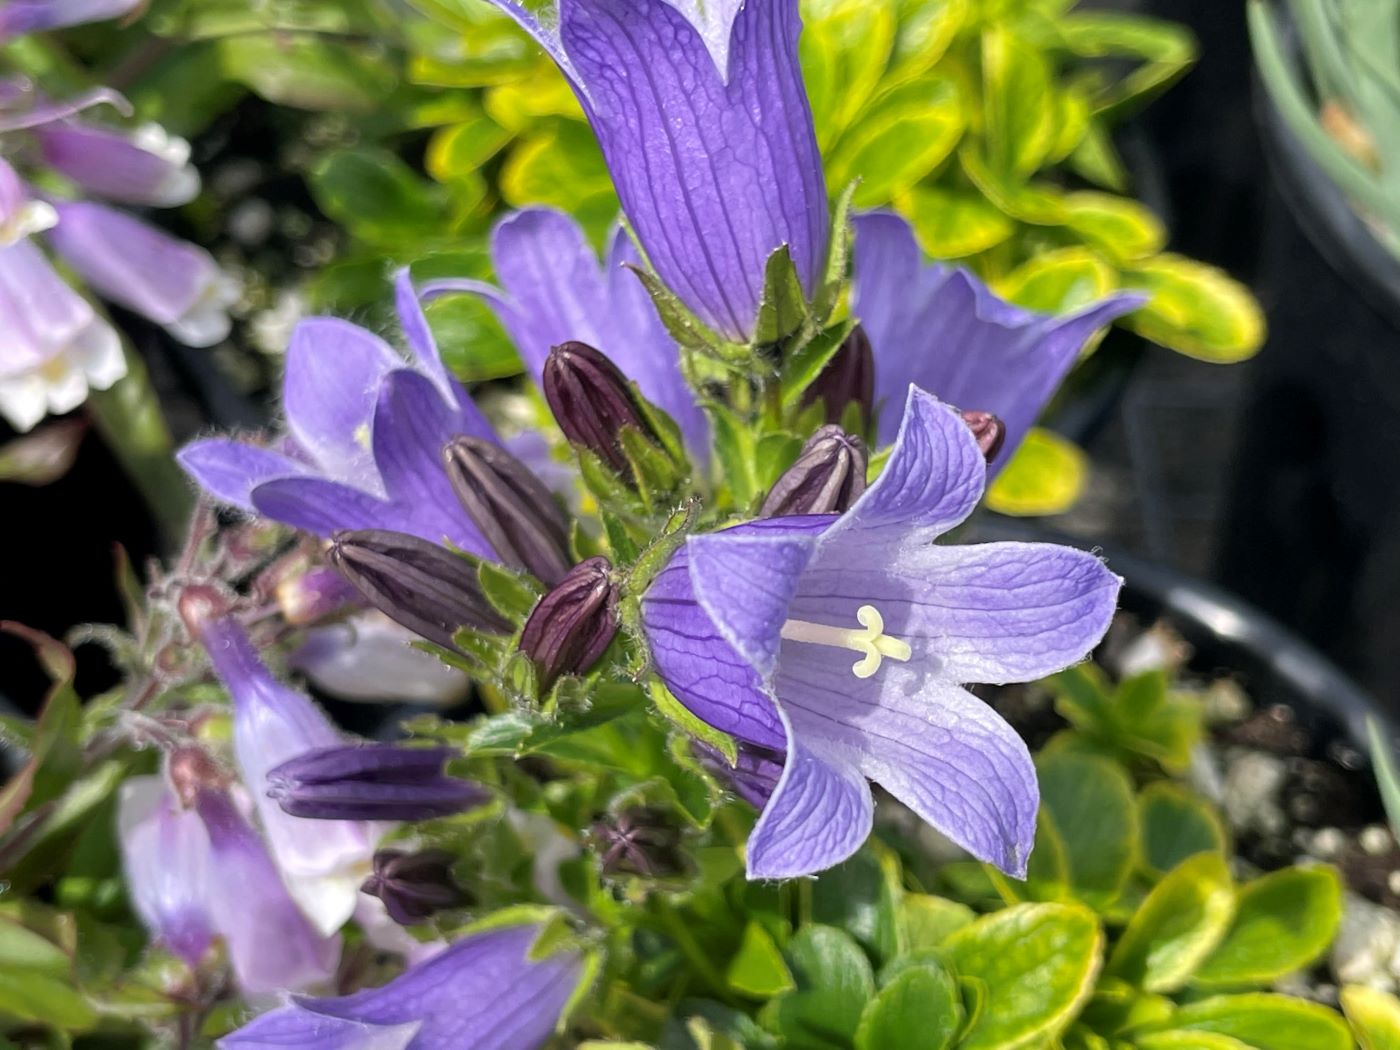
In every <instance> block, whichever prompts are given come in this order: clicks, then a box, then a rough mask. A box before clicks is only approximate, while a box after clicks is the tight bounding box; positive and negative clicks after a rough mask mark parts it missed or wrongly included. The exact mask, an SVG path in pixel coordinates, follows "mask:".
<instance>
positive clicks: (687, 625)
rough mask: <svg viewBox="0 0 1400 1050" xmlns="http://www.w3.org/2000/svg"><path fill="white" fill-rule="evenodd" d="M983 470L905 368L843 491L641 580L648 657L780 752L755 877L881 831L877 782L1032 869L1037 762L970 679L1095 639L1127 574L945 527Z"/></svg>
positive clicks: (970, 841)
mask: <svg viewBox="0 0 1400 1050" xmlns="http://www.w3.org/2000/svg"><path fill="white" fill-rule="evenodd" d="M986 474H987V465H986V461H985V460H984V458H983V454H982V451H981V449H980V448H978V446H977V442H976V440H975V438H974V437H973V434H972V432H971V431H970V430H969V429H968V426H967V424H966V423H965V422H963V420H962V418H961V417H960V416H959V414H958V413H957V412H956V411H954V410H953V409H951V408H950V407H948V406H946V405H943V404H941V403H940V402H939V401H937V400H936V399H935V398H934V397H932V396H931V395H929V394H927V393H925V392H923V391H921V390H918V389H917V388H911V389H910V391H909V395H908V400H907V402H906V407H905V411H904V413H903V417H902V423H901V426H900V431H899V435H898V437H897V439H896V442H895V446H894V449H893V452H892V454H891V456H890V459H889V462H888V463H887V465H886V466H885V469H884V472H883V473H882V474H881V476H880V477H879V479H878V480H877V481H876V482H875V483H874V484H873V485H871V486H870V488H869V489H867V490H866V492H865V494H864V495H863V496H862V497H861V498H860V499H859V500H858V501H857V502H856V503H855V505H854V506H852V507H851V509H850V510H849V511H847V512H846V513H844V514H842V515H840V516H839V517H838V516H833V515H806V516H797V517H781V518H767V519H762V520H759V521H755V522H750V523H748V524H747V525H740V526H736V527H734V528H730V529H726V530H723V531H720V532H713V533H709V534H705V535H699V536H693V537H691V538H690V539H689V540H688V541H687V543H686V545H685V546H684V547H683V548H682V549H681V551H680V552H679V553H678V554H677V555H675V556H674V557H673V559H672V560H671V562H670V563H669V564H668V566H667V567H666V569H665V570H664V571H663V572H662V573H661V575H660V576H659V577H658V578H657V579H656V581H655V582H654V583H653V584H652V586H651V587H650V588H649V590H648V591H647V592H646V594H645V595H644V596H643V599H642V620H643V626H644V629H645V634H646V638H647V640H648V642H649V643H650V647H651V652H652V658H653V661H654V664H655V667H656V670H657V671H658V673H659V674H660V675H661V677H662V678H663V679H664V680H665V682H666V684H667V685H668V686H669V687H670V689H671V691H672V692H673V693H674V694H675V695H676V697H677V698H678V699H680V700H681V702H682V703H684V704H685V705H686V706H687V707H688V708H690V710H691V711H693V712H694V713H695V714H696V715H697V716H698V717H700V718H701V719H702V720H704V721H706V722H708V723H709V724H711V725H713V726H715V727H716V728H718V729H720V730H723V731H724V732H727V733H730V734H733V735H734V736H736V737H738V738H740V739H741V740H743V741H745V742H747V743H750V744H755V745H758V746H760V747H763V748H768V749H771V750H774V751H781V752H782V753H783V754H784V755H785V756H786V757H785V760H784V766H783V772H782V776H781V778H780V779H779V781H778V783H777V785H776V788H775V789H774V791H773V794H772V798H771V799H770V800H769V801H768V803H767V805H766V806H765V807H764V809H763V812H762V814H761V815H760V817H759V820H758V824H757V825H756V826H755V828H754V831H753V834H752V835H751V836H750V838H749V843H748V871H749V875H750V877H753V878H785V877H791V876H797V875H805V874H810V873H813V872H817V871H821V870H823V869H825V868H828V867H830V866H831V865H833V864H836V863H839V862H840V861H841V860H843V859H845V858H846V857H848V856H850V855H851V854H852V853H853V852H854V851H855V850H856V849H858V848H859V846H860V844H861V843H862V842H864V840H865V838H866V836H867V835H868V834H869V832H870V828H871V820H872V812H873V805H874V804H873V801H872V797H871V792H870V786H869V784H868V781H869V780H873V781H875V782H877V783H879V784H880V785H881V786H883V787H884V788H885V789H886V790H887V791H889V792H890V794H892V795H894V796H895V797H896V798H898V799H899V800H900V801H902V802H903V803H905V804H906V805H907V806H909V807H910V808H911V809H912V810H914V811H915V812H916V813H917V814H918V815H919V816H920V817H922V818H923V819H924V820H926V821H928V822H929V823H930V824H932V825H934V826H935V827H936V828H938V829H939V830H941V831H942V832H944V833H945V834H946V835H948V837H949V838H951V839H952V840H953V841H955V842H957V843H958V844H959V845H961V846H963V847H964V848H965V849H967V850H968V852H970V853H972V854H973V855H974V856H976V857H978V858H979V859H982V860H985V861H988V862H990V863H992V864H995V865H997V866H998V867H1000V868H1001V869H1003V870H1004V871H1006V872H1008V873H1010V874H1012V875H1016V876H1023V875H1024V872H1025V869H1026V860H1027V857H1028V856H1029V853H1030V849H1031V844H1032V839H1033V837H1034V831H1035V816H1036V808H1037V804H1038V797H1039V792H1038V789H1037V786H1036V779H1035V770H1034V767H1033V766H1032V765H1031V760H1030V755H1029V753H1028V752H1027V750H1026V746H1025V744H1024V743H1023V742H1022V741H1021V739H1020V738H1019V737H1018V736H1017V735H1016V733H1015V732H1014V731H1013V730H1012V729H1011V727H1010V726H1008V725H1007V724H1006V723H1005V722H1004V721H1002V719H1001V718H1000V717H999V716H998V715H997V714H996V713H995V712H994V711H992V709H991V708H990V707H988V706H987V705H986V704H984V703H983V702H982V701H981V700H979V699H977V698H976V697H975V696H973V695H972V694H971V693H969V692H968V691H967V690H966V689H965V688H964V685H965V684H967V683H970V682H984V683H1005V682H1022V681H1030V680H1033V679H1036V678H1040V677H1042V676H1044V675H1047V674H1050V673H1052V672H1054V671H1057V670H1059V669H1061V668H1063V667H1066V666H1068V665H1069V664H1072V663H1075V662H1077V661H1078V660H1081V659H1083V658H1084V657H1085V656H1086V655H1087V654H1088V653H1089V652H1090V650H1092V649H1093V647H1094V646H1095V645H1096V644H1097V643H1098V641H1099V640H1100V638H1101V637H1102V636H1103V634H1104V631H1105V630H1107V628H1108V624H1109V621H1110V620H1111V618H1112V616H1113V611H1114V607H1115V604H1116V601H1117V595H1118V588H1119V585H1120V581H1119V579H1118V578H1117V577H1116V576H1114V575H1113V574H1112V573H1110V572H1109V571H1108V569H1106V568H1105V567H1104V565H1103V564H1102V563H1101V562H1100V561H1099V560H1098V559H1097V558H1095V557H1093V556H1092V555H1090V554H1086V553H1084V552H1082V551H1077V550H1072V549H1070V548H1067V547H1060V546H1055V545H1051V544H1027V543H991V544H984V545H976V546H961V547H959V546H934V545H933V541H934V540H935V539H936V538H938V537H939V536H940V535H942V534H943V533H945V532H947V531H948V530H949V529H951V528H952V527H953V526H955V525H957V524H958V523H959V522H961V521H962V520H963V519H964V518H966V517H967V515H968V514H970V513H971V511H972V509H973V507H974V506H975V505H976V504H977V501H978V499H979V498H980V497H981V495H982V490H983V487H984V485H985V483H986Z"/></svg>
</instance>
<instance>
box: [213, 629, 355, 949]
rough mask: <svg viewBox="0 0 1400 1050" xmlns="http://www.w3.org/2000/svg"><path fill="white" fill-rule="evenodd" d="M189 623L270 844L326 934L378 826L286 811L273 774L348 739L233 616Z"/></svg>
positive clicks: (337, 922) (345, 905) (349, 908)
mask: <svg viewBox="0 0 1400 1050" xmlns="http://www.w3.org/2000/svg"><path fill="white" fill-rule="evenodd" d="M195 626H196V628H197V633H198V635H199V640H200V642H201V643H202V644H203V645H204V648H205V650H206V651H207V652H208V653H209V660H210V663H212V664H213V666H214V671H215V673H216V674H218V676H219V678H221V679H222V680H223V683H224V685H225V686H227V687H228V691H229V696H230V697H231V698H232V700H233V750H234V755H235V757H236V758H237V760H238V771H239V775H240V777H241V778H242V780H243V783H244V785H245V786H246V787H247V788H248V792H249V794H251V795H252V796H253V804H254V807H255V808H256V810H257V814H258V820H259V823H260V824H261V825H262V829H263V834H264V835H265V836H266V837H267V843H268V847H269V848H270V850H271V852H272V855H273V857H275V858H276V861H277V866H278V867H279V868H280V869H281V870H282V872H283V874H284V876H285V878H286V882H287V888H288V890H289V891H290V892H291V894H292V896H293V897H294V898H295V899H296V901H297V903H298V904H299V905H300V906H301V908H302V910H303V911H304V912H305V913H306V915H307V916H308V917H309V918H310V919H311V920H312V922H313V923H314V924H315V926H316V928H317V929H319V930H320V931H321V932H322V933H325V934H329V933H331V932H333V931H335V930H337V929H339V928H340V927H341V926H342V925H343V924H344V923H345V921H346V920H347V919H349V918H350V915H351V913H352V912H354V910H355V900H356V895H357V893H358V892H359V885H360V883H361V882H362V881H363V880H364V877H365V874H366V872H367V871H368V868H369V863H370V859H371V858H372V857H373V855H374V848H375V845H376V843H377V842H378V840H379V838H380V835H381V833H382V830H383V829H382V828H380V827H377V826H376V825H374V824H370V823H366V822H363V821H351V820H331V821H325V820H310V819H306V818H303V817H295V816H292V815H291V814H289V813H286V812H284V811H283V809H282V807H281V806H279V805H278V804H277V802H276V800H275V799H273V798H272V797H271V794H270V792H271V791H272V789H273V788H274V781H273V778H272V776H271V773H272V771H273V770H274V769H275V768H276V767H278V766H280V765H281V764H282V763H283V762H286V761H287V760H289V759H292V758H295V757H297V756H299V755H302V754H305V753H306V752H308V751H315V750H318V749H320V748H328V747H338V746H341V745H343V744H345V743H346V738H345V737H344V735H343V734H342V733H341V732H340V730H338V729H337V728H336V727H335V726H334V725H332V724H331V721H330V719H328V718H327V717H326V716H325V714H324V713H322V711H321V710H320V709H319V708H318V707H317V706H316V705H315V704H314V703H312V702H311V700H310V698H309V697H307V696H305V695H304V694H302V693H299V692H297V691H296V690H294V689H291V688H289V687H288V686H286V685H283V684H282V683H281V682H279V681H278V680H277V679H276V678H274V677H273V675H272V672H271V671H269V670H268V669H267V667H266V665H264V664H263V662H262V661H261V660H259V659H258V655H257V653H256V651H255V650H254V649H253V645H252V642H250V641H249V640H248V636H247V635H246V634H245V633H244V632H243V628H242V627H240V626H239V625H238V623H237V622H236V621H235V620H233V619H232V618H230V617H227V616H219V617H211V618H208V619H204V620H202V621H200V622H198V623H197V624H196V625H195Z"/></svg>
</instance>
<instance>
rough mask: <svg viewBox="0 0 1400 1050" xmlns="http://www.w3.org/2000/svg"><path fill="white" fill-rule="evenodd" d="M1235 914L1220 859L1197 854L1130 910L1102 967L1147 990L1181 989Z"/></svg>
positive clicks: (1229, 884) (1231, 891) (1232, 895)
mask: <svg viewBox="0 0 1400 1050" xmlns="http://www.w3.org/2000/svg"><path fill="white" fill-rule="evenodd" d="M1234 913H1235V892H1234V885H1233V883H1232V882H1231V880H1230V872H1229V869H1228V868H1227V867H1226V866H1225V858H1224V857H1223V856H1221V855H1220V854H1218V853H1201V854H1198V855H1196V856H1194V857H1192V858H1190V859H1189V860H1186V861H1184V862H1182V863H1181V864H1179V865H1177V866H1176V867H1175V868H1174V869H1172V871H1171V872H1170V873H1169V874H1168V875H1167V876H1166V877H1165V878H1164V879H1162V881H1161V882H1159V883H1157V885H1156V886H1155V887H1153V890H1152V892H1151V893H1149V894H1148V895H1147V899H1146V900H1145V901H1144V902H1143V903H1142V906H1141V907H1140V908H1138V910H1137V911H1136V912H1135V913H1134V914H1133V917H1132V919H1131V920H1130V921H1129V923H1128V927H1127V929H1125V930H1124V931H1123V936H1122V939H1121V940H1119V942H1118V944H1117V946H1116V947H1115V948H1114V949H1113V954H1112V955H1111V956H1110V957H1109V960H1108V968H1107V970H1106V971H1105V972H1106V973H1108V974H1109V975H1111V976H1114V977H1121V978H1122V979H1123V980H1125V981H1128V982H1130V983H1132V984H1135V985H1139V986H1141V987H1142V988H1144V989H1146V990H1147V991H1149V992H1169V991H1173V990H1175V989H1177V988H1180V987H1181V986H1182V985H1184V984H1185V983H1186V982H1187V981H1189V980H1190V979H1191V975H1192V974H1193V973H1194V972H1195V970H1196V968H1197V967H1198V966H1199V965H1200V964H1201V961H1202V960H1204V959H1205V958H1206V957H1207V956H1208V955H1209V954H1210V953H1211V951H1213V950H1214V949H1215V946H1216V945H1218V944H1219V943H1220V941H1221V939H1222V938H1223V937H1224V936H1225V931H1226V930H1228V929H1229V926H1230V920H1231V918H1232V917H1233V916H1234Z"/></svg>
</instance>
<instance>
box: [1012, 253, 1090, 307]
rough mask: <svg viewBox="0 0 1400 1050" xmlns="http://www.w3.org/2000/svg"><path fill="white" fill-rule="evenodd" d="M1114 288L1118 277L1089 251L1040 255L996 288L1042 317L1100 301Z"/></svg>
mask: <svg viewBox="0 0 1400 1050" xmlns="http://www.w3.org/2000/svg"><path fill="white" fill-rule="evenodd" d="M1117 285H1118V274H1117V273H1116V272H1115V271H1114V269H1113V267H1111V266H1109V265H1108V263H1106V262H1104V260H1103V258H1102V257H1101V256H1100V255H1099V254H1098V252H1095V251H1093V250H1092V249H1089V248H1060V249H1058V250H1057V251H1049V252H1042V253H1040V254H1039V255H1037V256H1036V257H1035V258H1033V259H1031V260H1029V261H1027V262H1025V263H1022V264H1021V265H1020V266H1018V267H1017V268H1016V269H1014V270H1012V271H1011V272H1010V273H1009V274H1007V275H1006V277H1005V278H1003V280H1002V281H1001V282H1000V284H999V285H998V289H997V290H998V291H999V292H1000V293H1001V294H1002V296H1003V297H1004V298H1005V299H1007V300H1009V301H1011V302H1013V303H1015V304H1016V305H1017V306H1024V307H1025V308H1026V309H1027V310H1036V311H1039V312H1040V313H1045V314H1061V313H1070V312H1071V311H1073V310H1077V309H1079V308H1080V307H1082V306H1088V305H1089V304H1090V303H1092V302H1095V301H1096V300H1098V299H1102V298H1103V297H1104V296H1105V295H1107V294H1108V293H1109V292H1111V291H1113V290H1114V288H1116V287H1117Z"/></svg>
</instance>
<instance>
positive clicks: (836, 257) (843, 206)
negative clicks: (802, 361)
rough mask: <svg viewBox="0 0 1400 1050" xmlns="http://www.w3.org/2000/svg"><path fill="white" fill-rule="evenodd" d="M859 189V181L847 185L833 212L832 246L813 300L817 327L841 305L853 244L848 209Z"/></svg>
mask: <svg viewBox="0 0 1400 1050" xmlns="http://www.w3.org/2000/svg"><path fill="white" fill-rule="evenodd" d="M859 185H860V180H859V179H852V180H851V181H850V182H849V183H847V184H846V188H845V189H843V190H842V191H841V194H840V196H838V197H837V198H836V206H835V207H834V208H833V209H832V213H831V246H830V248H828V250H827V253H826V272H825V273H824V274H823V275H822V282H821V286H820V287H819V288H818V289H817V294H816V295H815V296H814V297H813V299H812V316H813V317H814V318H815V319H816V320H817V323H818V324H824V323H825V321H826V319H827V318H828V317H830V316H831V311H832V310H834V309H835V308H836V304H837V303H838V302H840V301H841V291H842V289H844V288H845V286H846V270H847V269H848V268H849V266H850V261H851V246H852V244H853V243H854V242H855V229H854V227H853V226H852V225H851V208H852V201H853V200H854V199H855V195H856V187H857V186H859Z"/></svg>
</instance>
